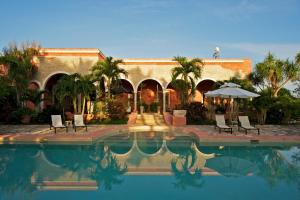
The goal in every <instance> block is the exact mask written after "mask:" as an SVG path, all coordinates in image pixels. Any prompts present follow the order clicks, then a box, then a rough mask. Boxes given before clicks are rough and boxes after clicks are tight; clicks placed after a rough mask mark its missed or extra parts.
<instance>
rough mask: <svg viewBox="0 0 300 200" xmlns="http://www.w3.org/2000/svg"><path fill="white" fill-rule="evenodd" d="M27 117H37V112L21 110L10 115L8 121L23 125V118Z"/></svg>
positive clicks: (24, 108) (26, 109)
mask: <svg viewBox="0 0 300 200" xmlns="http://www.w3.org/2000/svg"><path fill="white" fill-rule="evenodd" d="M27 115H28V116H31V117H35V116H36V112H35V111H33V110H31V109H29V108H26V107H23V108H19V109H17V110H15V111H13V112H11V113H10V114H9V116H8V121H9V122H10V123H14V124H19V123H21V120H22V118H23V117H24V116H27Z"/></svg>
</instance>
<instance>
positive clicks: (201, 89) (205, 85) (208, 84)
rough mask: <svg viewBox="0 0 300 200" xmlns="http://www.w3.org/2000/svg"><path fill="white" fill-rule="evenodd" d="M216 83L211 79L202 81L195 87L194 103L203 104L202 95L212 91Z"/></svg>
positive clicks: (203, 97) (203, 96) (203, 98)
mask: <svg viewBox="0 0 300 200" xmlns="http://www.w3.org/2000/svg"><path fill="white" fill-rule="evenodd" d="M215 83H216V81H215V80H213V79H202V80H201V81H199V82H198V83H197V85H196V94H195V97H194V101H196V102H201V103H204V102H205V95H204V93H206V92H208V91H211V90H213V88H214V85H215Z"/></svg>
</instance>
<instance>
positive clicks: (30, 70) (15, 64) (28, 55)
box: [0, 42, 40, 105]
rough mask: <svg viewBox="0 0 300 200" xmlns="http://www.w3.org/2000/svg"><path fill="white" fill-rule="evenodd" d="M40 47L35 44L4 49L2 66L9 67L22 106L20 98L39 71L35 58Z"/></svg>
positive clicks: (0, 60)
mask: <svg viewBox="0 0 300 200" xmlns="http://www.w3.org/2000/svg"><path fill="white" fill-rule="evenodd" d="M39 48H40V47H39V45H38V44H36V43H35V42H32V43H22V44H21V45H20V47H18V45H17V44H15V43H12V44H9V45H8V47H5V48H4V49H3V55H2V56H1V57H0V64H3V65H5V66H7V67H8V79H9V81H10V83H11V84H12V85H13V86H14V89H15V90H16V95H17V98H16V99H17V103H18V105H20V103H21V101H20V97H21V96H22V94H23V92H24V90H25V89H26V88H27V86H28V83H29V81H30V79H31V78H32V76H33V75H34V73H35V72H36V70H37V67H36V64H35V63H34V61H33V60H34V57H35V56H37V55H38V53H39Z"/></svg>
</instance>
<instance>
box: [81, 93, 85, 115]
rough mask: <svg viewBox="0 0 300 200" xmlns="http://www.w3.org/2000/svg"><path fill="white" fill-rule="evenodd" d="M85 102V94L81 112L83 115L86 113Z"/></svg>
mask: <svg viewBox="0 0 300 200" xmlns="http://www.w3.org/2000/svg"><path fill="white" fill-rule="evenodd" d="M85 102H86V98H85V96H83V102H82V109H81V110H82V112H81V114H82V115H84V111H85Z"/></svg>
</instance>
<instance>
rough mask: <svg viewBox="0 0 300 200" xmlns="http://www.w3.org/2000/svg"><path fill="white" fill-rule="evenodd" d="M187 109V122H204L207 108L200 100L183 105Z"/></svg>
mask: <svg viewBox="0 0 300 200" xmlns="http://www.w3.org/2000/svg"><path fill="white" fill-rule="evenodd" d="M184 108H185V109H186V110H187V113H186V118H187V124H195V123H196V124H202V123H205V122H206V120H207V118H206V112H207V109H206V108H205V107H204V105H203V104H202V103H200V102H191V103H189V104H187V105H185V106H184Z"/></svg>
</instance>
